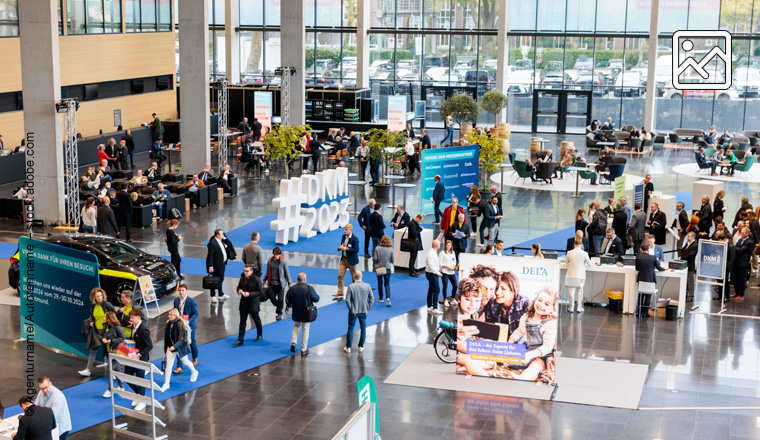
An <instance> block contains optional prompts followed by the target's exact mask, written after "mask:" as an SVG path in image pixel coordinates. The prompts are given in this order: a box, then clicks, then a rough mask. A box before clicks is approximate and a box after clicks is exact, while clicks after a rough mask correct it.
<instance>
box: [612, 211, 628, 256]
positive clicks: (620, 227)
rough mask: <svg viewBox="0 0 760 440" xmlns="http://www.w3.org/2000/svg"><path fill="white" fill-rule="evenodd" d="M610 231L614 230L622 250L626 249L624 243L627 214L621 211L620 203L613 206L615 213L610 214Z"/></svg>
mask: <svg viewBox="0 0 760 440" xmlns="http://www.w3.org/2000/svg"><path fill="white" fill-rule="evenodd" d="M612 229H614V230H615V235H617V236H618V237H619V238H620V240H622V241H623V249H626V243H625V242H626V232H627V231H628V214H626V212H625V211H624V210H623V206H622V205H621V204H620V202H618V203H617V205H615V211H614V212H613V214H612ZM624 253H625V252H624Z"/></svg>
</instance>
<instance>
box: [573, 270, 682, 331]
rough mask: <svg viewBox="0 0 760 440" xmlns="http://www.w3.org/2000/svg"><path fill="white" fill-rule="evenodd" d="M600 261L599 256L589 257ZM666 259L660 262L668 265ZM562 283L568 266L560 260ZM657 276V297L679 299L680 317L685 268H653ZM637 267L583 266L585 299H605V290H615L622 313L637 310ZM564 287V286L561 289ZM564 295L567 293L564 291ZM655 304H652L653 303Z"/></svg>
mask: <svg viewBox="0 0 760 440" xmlns="http://www.w3.org/2000/svg"><path fill="white" fill-rule="evenodd" d="M591 261H593V262H594V263H595V264H599V259H598V258H592V259H591ZM667 264H668V263H667V262H665V263H662V264H661V265H662V267H663V268H667ZM561 268H562V275H561V277H562V278H561V279H562V286H564V285H565V282H564V279H565V276H566V273H567V270H566V269H567V266H566V265H565V262H564V259H563V261H562V265H561ZM655 273H656V275H657V297H658V298H669V299H674V300H677V301H678V317H679V318H683V315H684V309H685V303H686V269H680V270H666V271H664V272H659V271H655ZM636 274H637V272H636V268H635V267H634V266H620V265H603V266H597V265H594V266H589V267H587V268H586V284H585V285H584V287H583V299H584V301H587V302H597V303H598V302H604V301H606V300H607V298H606V291H607V289H617V290H620V291H622V292H623V313H626V314H629V313H634V310H635V309H636V298H637V297H638V294H637V289H636ZM563 290H564V288H563ZM563 294H566V293H563ZM652 307H654V303H652Z"/></svg>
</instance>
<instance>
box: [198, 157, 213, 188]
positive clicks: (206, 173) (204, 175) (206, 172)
mask: <svg viewBox="0 0 760 440" xmlns="http://www.w3.org/2000/svg"><path fill="white" fill-rule="evenodd" d="M211 177H214V173H213V171H211V164H210V163H208V162H206V165H205V166H204V167H203V169H202V170H201V172H200V173H198V179H200V181H201V182H203V184H204V185H208V184H209V178H211Z"/></svg>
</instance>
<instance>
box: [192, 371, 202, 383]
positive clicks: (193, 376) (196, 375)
mask: <svg viewBox="0 0 760 440" xmlns="http://www.w3.org/2000/svg"><path fill="white" fill-rule="evenodd" d="M198 374H200V373H198V370H195V373H193V374H191V375H190V382H195V381H196V380H198Z"/></svg>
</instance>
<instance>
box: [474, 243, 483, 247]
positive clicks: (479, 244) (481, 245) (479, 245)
mask: <svg viewBox="0 0 760 440" xmlns="http://www.w3.org/2000/svg"><path fill="white" fill-rule="evenodd" d="M475 246H477V247H483V244H481V243H478V244H476V245H475Z"/></svg>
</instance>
